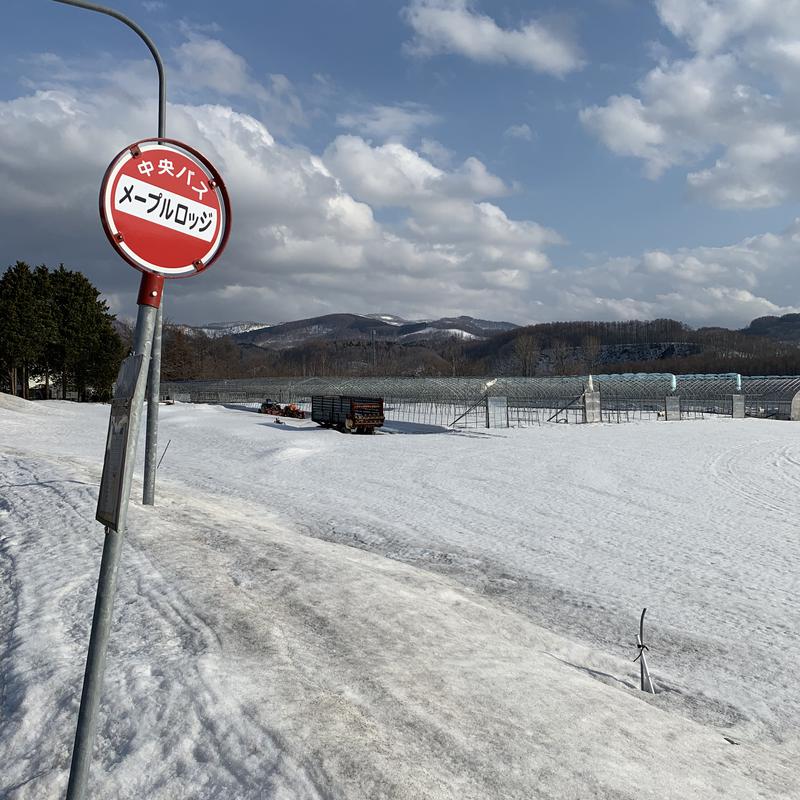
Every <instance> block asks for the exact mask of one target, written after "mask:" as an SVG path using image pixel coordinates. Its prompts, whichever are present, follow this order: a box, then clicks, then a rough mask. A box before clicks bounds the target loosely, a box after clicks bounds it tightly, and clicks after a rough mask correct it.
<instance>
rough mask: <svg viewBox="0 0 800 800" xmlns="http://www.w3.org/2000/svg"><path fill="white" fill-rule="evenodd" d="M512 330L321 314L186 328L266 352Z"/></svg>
mask: <svg viewBox="0 0 800 800" xmlns="http://www.w3.org/2000/svg"><path fill="white" fill-rule="evenodd" d="M517 327H518V326H517V325H515V324H514V323H512V322H496V321H493V320H486V319H476V318H475V317H468V316H460V317H442V318H441V319H423V320H407V319H403V318H402V317H398V316H395V315H393V314H364V315H361V314H326V315H324V316H320V317H310V318H308V319H300V320H294V321H292V322H282V323H279V324H269V323H258V322H227V323H225V322H215V323H209V324H207V325H203V326H197V327H187V330H190V331H195V332H202V333H204V334H205V335H206V336H209V337H211V338H219V337H221V336H231V338H232V339H233V340H234V341H235V342H237V343H238V344H241V345H256V346H258V347H264V348H268V349H271V350H285V349H288V348H291V347H298V346H299V345H302V344H305V343H306V342H308V341H311V340H325V341H330V342H335V341H345V340H346V341H352V340H354V339H355V340H358V339H363V340H368V341H370V340H372V338H373V337H374V338H375V339H376V340H379V341H381V342H387V341H394V342H403V343H412V342H414V341H431V340H433V341H437V340H438V341H441V340H446V339H460V340H463V341H475V340H481V339H487V338H489V337H490V336H493V335H495V334H497V333H501V332H504V331H511V330H514V329H515V328H517Z"/></svg>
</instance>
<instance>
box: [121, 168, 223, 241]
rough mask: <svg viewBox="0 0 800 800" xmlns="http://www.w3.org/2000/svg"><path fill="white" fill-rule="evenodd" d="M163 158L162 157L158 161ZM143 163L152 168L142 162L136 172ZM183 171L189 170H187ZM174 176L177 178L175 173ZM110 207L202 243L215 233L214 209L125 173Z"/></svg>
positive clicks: (215, 216) (206, 189) (140, 169)
mask: <svg viewBox="0 0 800 800" xmlns="http://www.w3.org/2000/svg"><path fill="white" fill-rule="evenodd" d="M165 160H166V159H162V163H163V161H165ZM167 164H170V166H171V162H169V161H167ZM145 165H149V166H150V167H151V168H152V169H153V170H155V169H156V167H154V166H153V164H152V163H151V162H149V161H144V162H142V163H141V164H140V165H139V171H140V172H142V167H143V166H145ZM184 169H185V168H184ZM187 172H191V170H188V171H187ZM148 174H149V173H148ZM192 174H193V173H192ZM175 177H176V178H177V177H178V174H177V173H176V175H175ZM189 180H191V178H190V179H189ZM187 183H189V181H187ZM200 183H201V185H202V186H201V187H195V186H192V189H193V190H194V191H195V192H198V193H200V188H202V187H205V182H203V181H201V182H200ZM207 191H208V188H207V187H206V188H204V190H203V192H202V193H200V195H199V196H200V197H202V196H203V194H204V193H205V192H207ZM114 208H115V209H116V210H118V211H124V212H125V213H126V214H131V215H132V216H134V217H138V218H139V219H144V220H147V221H148V222H154V223H155V224H156V225H162V226H164V227H165V228H170V229H172V230H174V231H180V232H181V233H185V234H187V235H188V236H194V237H195V238H197V239H203V240H204V241H206V242H210V241H211V240H212V239H213V238H214V233H215V232H216V221H217V212H216V210H215V209H213V208H211V207H210V206H207V205H205V204H203V203H199V202H197V201H196V200H190V199H189V198H188V197H184V196H183V195H180V194H174V193H173V192H170V191H167V190H166V189H162V188H161V187H159V186H153V185H152V184H150V183H146V182H145V181H141V180H139V179H138V178H131V177H129V176H127V175H123V176H122V177H121V178H120V179H119V183H118V184H117V190H116V192H115V195H114Z"/></svg>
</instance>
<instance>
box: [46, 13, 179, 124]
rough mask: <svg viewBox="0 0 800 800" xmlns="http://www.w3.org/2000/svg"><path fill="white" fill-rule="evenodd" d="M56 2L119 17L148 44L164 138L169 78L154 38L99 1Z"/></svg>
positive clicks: (159, 122) (159, 119)
mask: <svg viewBox="0 0 800 800" xmlns="http://www.w3.org/2000/svg"><path fill="white" fill-rule="evenodd" d="M54 2H56V3H63V4H64V5H67V6H77V7H78V8H85V9H86V10H87V11H97V12H98V13H100V14H106V15H107V16H109V17H114V19H118V20H119V21H120V22H122V23H124V24H125V25H127V26H128V27H129V28H130V29H131V30H132V31H133V32H134V33H136V34H137V35H138V36H139V38H140V39H141V40H142V41H143V42H144V43H145V44H146V45H147V49H148V50H149V51H150V53H151V54H152V56H153V58H154V59H155V62H156V69H157V70H158V137H159V139H163V138H164V136H165V135H166V133H165V131H166V124H167V79H166V76H165V74H164V62H163V61H162V60H161V56H160V55H159V52H158V49H157V48H156V46H155V44H154V43H153V40H152V39H151V38H150V37H149V36H148V35H147V34H146V33H145V32H144V31H143V30H142V29H141V28H140V27H139V26H138V25H137V24H136V23H135V22H134V21H133V20H132V19H129V18H128V17H126V16H125V15H124V14H122V13H120V12H119V11H115V10H114V9H113V8H106V7H105V6H100V5H97V3H86V2H84V0H54Z"/></svg>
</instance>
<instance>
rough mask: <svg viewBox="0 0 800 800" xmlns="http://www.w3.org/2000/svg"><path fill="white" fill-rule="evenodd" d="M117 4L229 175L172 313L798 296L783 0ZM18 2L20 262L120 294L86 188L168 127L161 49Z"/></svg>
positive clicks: (15, 221) (5, 117)
mask: <svg viewBox="0 0 800 800" xmlns="http://www.w3.org/2000/svg"><path fill="white" fill-rule="evenodd" d="M114 7H115V8H118V9H119V10H121V11H123V12H125V13H127V14H129V15H130V16H132V17H133V18H134V19H136V20H137V21H139V22H140V24H142V25H143V27H145V28H146V29H147V30H148V31H149V33H150V34H151V36H152V37H153V39H154V40H155V41H156V43H157V45H158V46H159V48H160V50H161V52H162V55H163V56H164V58H165V61H166V63H167V73H168V81H169V90H168V98H169V101H170V109H169V112H168V133H169V134H171V135H174V136H175V137H176V138H181V139H184V140H185V141H187V143H189V144H192V145H194V146H197V147H199V148H200V149H201V150H203V151H204V152H207V153H208V154H209V155H210V156H211V157H212V160H214V161H215V163H216V164H217V166H218V168H219V169H220V171H221V172H222V173H223V176H224V177H225V178H226V180H227V182H228V184H229V188H230V190H231V195H232V202H233V207H234V234H233V236H232V239H231V243H230V246H229V249H228V251H227V252H226V254H225V255H224V256H223V257H222V258H221V259H220V261H219V262H218V263H217V264H216V265H215V266H214V267H213V269H212V270H209V271H208V273H206V274H204V275H202V276H198V277H196V278H193V279H187V280H182V281H173V282H171V283H170V285H169V287H168V295H167V297H168V306H167V313H168V315H169V316H170V317H172V318H173V319H176V320H180V321H184V322H193V323H200V322H205V321H212V320H224V319H231V320H232V319H256V320H263V321H272V322H274V321H280V320H282V319H291V318H296V317H300V316H310V315H314V314H320V313H329V312H338V311H352V312H356V313H368V312H376V311H382V312H388V313H395V314H398V315H401V316H406V317H421V316H440V315H445V314H457V313H466V314H473V315H480V316H487V317H492V318H503V319H509V320H512V321H515V322H520V323H526V322H538V321H545V320H553V319H616V318H653V317H658V316H670V317H675V318H679V319H684V320H686V321H688V322H690V323H692V324H697V325H701V324H725V325H743V324H746V323H747V322H748V321H749V320H750V319H751V318H753V317H756V316H760V315H764V314H779V313H786V312H789V311H797V310H798V306H800V281H798V279H797V277H796V272H797V271H796V269H795V267H794V264H795V263H797V261H798V255H800V253H798V252H797V250H798V244H797V243H796V241H795V239H796V238H797V229H800V224H798V223H797V222H796V221H795V220H796V217H797V216H798V190H799V189H800V186H799V185H798V179H800V96H799V95H798V91H797V90H796V89H795V88H794V83H795V81H794V75H795V74H796V70H797V67H798V66H800V2H797V1H796V0H702V1H701V0H691V1H690V0H654V1H653V2H649V1H646V0H595V1H594V2H585V1H582V2H581V1H579V0H565V1H564V2H558V3H556V2H550V3H545V2H533V1H532V0H528V2H521V1H520V0H391V1H389V0H385V1H384V0H382V1H381V2H367V0H340V2H337V3H332V2H329V0H308V1H307V2H303V1H301V0H297V1H296V2H292V3H265V2H244V1H242V2H235V1H234V2H228V3H225V4H221V3H219V2H215V3H212V2H206V1H205V0H195V1H194V2H183V1H182V0H175V2H141V1H140V0H119V1H118V2H116V3H115V4H114ZM5 11H6V22H5V25H4V33H5V36H4V37H3V39H4V48H3V55H2V57H0V143H2V145H3V148H2V149H3V152H2V153H0V177H2V178H3V180H4V184H5V186H6V192H5V193H4V197H3V199H2V200H0V204H2V207H0V215H2V221H0V225H2V229H0V234H2V236H3V242H4V244H5V247H4V256H5V262H6V263H11V262H13V261H14V260H16V259H18V258H19V259H24V260H27V261H29V262H32V263H38V262H47V263H49V264H55V263H58V262H60V261H63V262H64V263H66V264H67V265H68V266H72V267H75V268H80V269H84V270H85V271H86V272H88V273H89V274H90V276H91V277H92V279H93V280H94V281H95V283H96V284H97V285H98V287H99V288H101V289H102V290H103V291H104V293H105V294H106V296H107V297H108V299H109V302H110V303H111V305H112V307H113V309H114V310H115V311H116V312H117V313H119V314H121V315H122V316H131V315H132V314H133V311H134V304H135V300H134V295H135V287H136V284H137V282H138V276H137V275H136V274H135V273H134V272H133V271H132V270H131V269H130V268H128V267H126V266H124V265H122V263H121V262H119V263H117V261H116V260H115V256H114V254H113V253H112V252H111V251H110V249H109V247H108V245H107V244H106V242H105V240H104V238H103V236H102V233H101V231H100V227H99V222H98V220H97V218H96V210H95V209H96V193H97V188H98V186H99V180H100V177H101V175H102V172H103V169H104V168H105V165H106V164H107V163H108V162H109V161H110V160H111V158H112V157H113V156H114V155H115V154H116V152H118V151H119V150H120V149H121V148H122V147H124V146H125V145H126V144H127V143H129V142H130V141H133V140H135V139H138V138H141V137H144V136H148V135H152V134H153V133H154V127H155V106H154V102H155V75H154V69H153V67H152V63H151V62H149V61H148V58H149V57H148V55H147V53H146V51H145V50H144V47H143V45H142V44H141V42H139V40H138V39H137V38H136V37H135V36H134V35H133V34H132V33H131V32H129V31H128V30H127V29H126V28H124V27H123V26H122V25H121V24H120V23H118V22H116V21H114V20H112V19H109V18H107V17H103V16H100V15H97V14H92V13H89V12H86V11H82V10H79V9H75V8H69V7H66V6H63V5H59V4H57V3H54V2H48V1H47V0H41V2H39V1H37V2H22V1H21V0H11V2H10V3H7V4H6V8H5ZM65 185H66V186H68V187H69V188H68V189H67V190H66V191H59V190H58V189H57V188H56V187H58V186H65ZM45 219H46V220H47V222H46V224H43V223H44V220H45Z"/></svg>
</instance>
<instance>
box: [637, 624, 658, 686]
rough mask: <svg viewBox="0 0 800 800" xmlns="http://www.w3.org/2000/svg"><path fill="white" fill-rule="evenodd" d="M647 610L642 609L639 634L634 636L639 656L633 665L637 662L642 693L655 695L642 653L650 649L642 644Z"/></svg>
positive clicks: (645, 658) (645, 657) (645, 659)
mask: <svg viewBox="0 0 800 800" xmlns="http://www.w3.org/2000/svg"><path fill="white" fill-rule="evenodd" d="M646 613H647V609H646V608H643V609H642V616H641V619H640V620H639V633H637V634H636V646H637V647H638V648H639V655H638V656H636V658H634V659H633V661H634V663H636V662H637V661H638V662H639V667H640V672H641V689H642V691H643V692H650V694H655V693H656V687H655V686H654V685H653V679H652V678H651V677H650V670H649V669H648V668H647V656H645V654H644V651H645V650H649V649H650V648H649V647H648V646H647V645H646V644H645V643H644V615H645V614H646Z"/></svg>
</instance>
